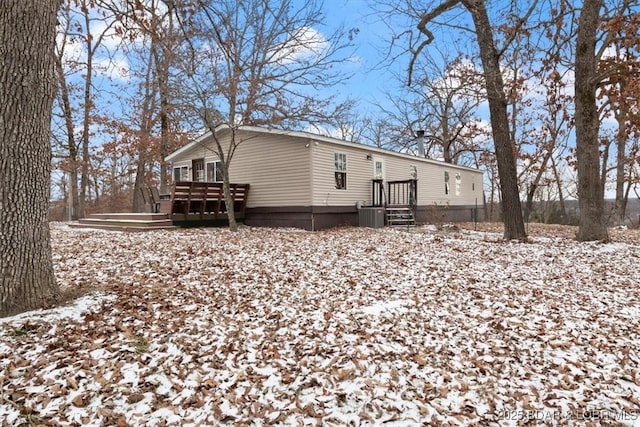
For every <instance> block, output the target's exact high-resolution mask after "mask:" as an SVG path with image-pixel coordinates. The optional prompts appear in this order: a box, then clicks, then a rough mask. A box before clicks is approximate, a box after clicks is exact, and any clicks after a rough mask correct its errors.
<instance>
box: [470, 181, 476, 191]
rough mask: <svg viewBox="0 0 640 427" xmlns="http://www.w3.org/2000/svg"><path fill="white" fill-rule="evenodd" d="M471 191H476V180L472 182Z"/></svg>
mask: <svg viewBox="0 0 640 427" xmlns="http://www.w3.org/2000/svg"><path fill="white" fill-rule="evenodd" d="M471 191H476V182H475V181H473V182H471Z"/></svg>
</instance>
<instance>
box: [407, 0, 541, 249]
mask: <svg viewBox="0 0 640 427" xmlns="http://www.w3.org/2000/svg"><path fill="white" fill-rule="evenodd" d="M458 7H462V8H463V9H464V10H466V11H467V12H468V13H469V14H470V15H471V18H472V20H473V23H474V26H475V29H474V30H473V31H474V34H475V37H476V41H477V43H478V49H479V54H480V59H481V62H482V66H483V75H484V79H485V90H486V95H487V100H488V102H489V112H490V120H491V129H492V132H493V140H494V147H495V155H496V160H497V166H498V175H499V177H500V191H501V194H502V208H503V209H502V210H503V219H504V238H505V239H524V238H526V233H525V228H524V220H523V217H522V207H521V203H520V192H519V189H518V175H517V170H516V159H515V154H514V152H515V148H514V141H513V139H512V134H511V131H510V124H509V116H508V112H507V99H506V95H505V85H504V80H503V76H502V70H501V67H500V61H501V57H502V55H503V53H504V51H505V50H506V49H507V48H508V47H509V44H510V43H511V42H512V41H513V40H514V39H515V37H516V35H517V34H518V32H519V31H521V30H522V27H523V25H524V24H525V23H526V22H527V20H528V18H529V16H530V15H531V14H532V13H533V11H534V10H535V7H536V2H533V3H532V4H531V5H530V6H529V8H528V9H527V10H526V11H525V12H524V13H523V15H522V16H521V17H517V19H515V24H513V25H512V26H511V27H510V29H509V31H508V32H507V37H506V38H505V40H504V43H503V46H502V47H498V45H497V41H496V39H495V38H494V33H493V27H492V25H491V21H490V20H489V15H488V12H487V6H486V3H485V1H484V0H445V1H443V2H442V3H440V4H438V5H436V6H435V7H432V8H431V9H430V10H429V11H428V12H426V13H424V14H422V15H421V16H420V21H419V23H418V26H417V28H418V30H419V31H420V33H421V34H422V35H423V36H424V39H422V40H421V41H420V43H418V44H416V45H415V46H413V47H412V49H411V53H412V56H411V62H410V66H409V83H410V84H411V82H412V77H413V75H412V74H413V66H414V64H415V62H416V60H417V59H418V58H419V56H420V54H421V53H422V51H423V50H424V48H425V47H426V46H427V45H428V44H430V43H431V42H432V41H433V40H434V36H433V33H432V32H431V31H430V30H429V29H428V28H427V26H428V25H429V24H430V23H432V22H433V21H434V20H436V19H437V18H439V17H440V16H441V15H443V14H445V13H446V12H448V11H451V10H453V9H454V8H458Z"/></svg>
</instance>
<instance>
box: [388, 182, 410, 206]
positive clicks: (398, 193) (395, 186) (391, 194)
mask: <svg viewBox="0 0 640 427" xmlns="http://www.w3.org/2000/svg"><path fill="white" fill-rule="evenodd" d="M387 204H388V205H392V206H400V205H402V206H409V207H411V208H412V209H414V208H415V207H416V205H417V204H418V180H417V179H405V180H401V181H387Z"/></svg>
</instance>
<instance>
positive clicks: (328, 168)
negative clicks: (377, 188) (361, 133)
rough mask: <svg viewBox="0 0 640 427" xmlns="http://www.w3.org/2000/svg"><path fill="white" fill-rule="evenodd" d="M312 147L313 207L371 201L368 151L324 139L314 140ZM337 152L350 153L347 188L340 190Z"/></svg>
mask: <svg viewBox="0 0 640 427" xmlns="http://www.w3.org/2000/svg"><path fill="white" fill-rule="evenodd" d="M311 148H312V156H313V162H312V163H313V172H312V174H313V177H312V182H313V190H314V191H313V205H314V206H349V205H355V204H356V202H358V201H365V202H366V201H367V200H368V201H370V199H371V179H372V178H373V163H372V162H371V160H366V154H367V153H366V152H364V151H362V150H360V149H357V148H351V147H347V146H339V145H334V144H330V143H327V142H323V141H319V142H318V141H314V142H313V144H312V147H311ZM335 153H343V154H346V155H347V188H346V190H338V189H336V186H335V175H334V173H335V163H334V161H335Z"/></svg>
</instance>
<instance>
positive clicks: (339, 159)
mask: <svg viewBox="0 0 640 427" xmlns="http://www.w3.org/2000/svg"><path fill="white" fill-rule="evenodd" d="M334 160H335V174H334V175H335V180H336V189H338V190H346V189H347V155H346V154H344V153H335V154H334Z"/></svg>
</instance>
